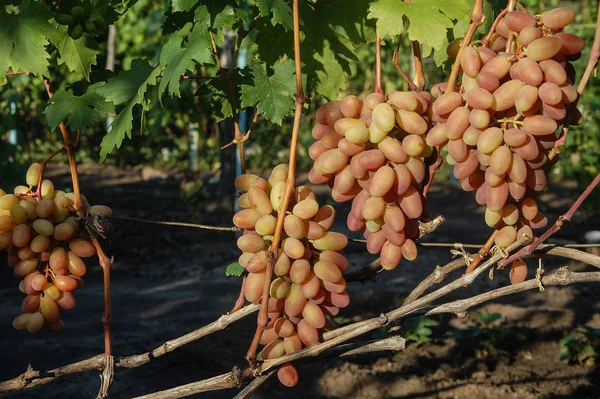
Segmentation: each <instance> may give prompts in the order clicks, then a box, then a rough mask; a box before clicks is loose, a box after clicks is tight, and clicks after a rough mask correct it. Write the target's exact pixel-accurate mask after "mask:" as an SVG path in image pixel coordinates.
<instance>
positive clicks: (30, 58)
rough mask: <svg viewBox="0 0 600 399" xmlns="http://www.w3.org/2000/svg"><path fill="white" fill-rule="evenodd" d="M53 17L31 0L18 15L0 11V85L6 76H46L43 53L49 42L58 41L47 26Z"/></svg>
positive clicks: (25, 0)
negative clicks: (18, 73) (22, 73)
mask: <svg viewBox="0 0 600 399" xmlns="http://www.w3.org/2000/svg"><path fill="white" fill-rule="evenodd" d="M51 17H52V13H51V12H50V11H49V10H48V8H47V7H46V6H45V5H43V4H40V3H39V2H36V1H33V0H24V1H23V2H22V3H21V5H20V6H19V14H18V15H13V14H8V13H7V12H6V10H5V8H4V6H2V7H0V54H1V56H0V84H4V83H6V76H5V75H6V73H7V72H8V71H9V70H11V69H12V70H13V71H14V72H19V71H24V72H30V73H32V74H34V75H48V74H49V73H48V65H49V64H48V59H49V58H50V55H49V54H48V52H47V51H46V45H48V44H49V41H48V39H49V40H51V41H53V42H54V41H55V40H57V39H58V38H59V35H58V34H57V32H56V29H55V28H54V27H53V26H52V25H51V24H50V22H48V19H50V18H51Z"/></svg>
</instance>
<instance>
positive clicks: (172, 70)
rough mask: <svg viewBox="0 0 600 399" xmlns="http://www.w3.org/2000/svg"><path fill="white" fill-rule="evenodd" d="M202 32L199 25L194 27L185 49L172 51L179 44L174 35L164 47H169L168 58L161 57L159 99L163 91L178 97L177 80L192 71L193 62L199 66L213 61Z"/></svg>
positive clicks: (179, 41) (208, 45) (177, 37)
mask: <svg viewBox="0 0 600 399" xmlns="http://www.w3.org/2000/svg"><path fill="white" fill-rule="evenodd" d="M203 32H204V30H203V29H202V26H201V25H198V26H194V28H193V30H192V32H191V34H190V38H189V41H188V43H187V47H184V48H180V49H179V51H174V50H173V46H176V45H177V44H181V41H182V40H183V39H182V38H181V37H179V36H177V35H174V36H172V37H171V39H169V41H168V42H167V44H165V46H167V45H168V46H169V47H168V49H169V54H168V56H165V57H162V56H161V60H160V66H161V67H162V68H164V72H163V74H162V79H161V81H160V84H159V85H158V95H159V98H160V97H162V95H163V94H164V92H165V90H167V89H168V92H169V95H171V96H173V95H176V96H180V92H179V85H180V83H179V79H180V78H181V76H182V75H183V74H185V72H186V71H188V70H190V71H191V70H193V69H194V67H195V66H196V63H195V62H198V63H200V64H211V63H212V61H213V58H212V52H211V50H210V46H211V44H210V41H209V40H208V39H207V38H206V37H204V36H203V35H202V33H203Z"/></svg>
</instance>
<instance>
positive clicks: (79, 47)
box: [56, 26, 101, 80]
mask: <svg viewBox="0 0 600 399" xmlns="http://www.w3.org/2000/svg"><path fill="white" fill-rule="evenodd" d="M67 30H68V29H67V27H66V26H60V27H59V32H60V34H61V35H62V37H61V39H60V40H59V41H58V43H56V48H57V49H58V53H59V54H60V58H59V60H58V63H59V64H63V63H64V64H66V65H67V67H68V68H69V71H71V72H77V73H79V74H81V75H82V76H83V77H84V78H85V80H89V79H90V72H91V70H92V65H96V62H97V60H96V57H97V55H98V54H100V53H101V51H100V46H98V42H96V41H95V40H93V39H92V38H90V37H89V36H88V35H83V36H82V37H80V38H79V39H77V40H73V38H72V37H71V36H69V35H68V34H67Z"/></svg>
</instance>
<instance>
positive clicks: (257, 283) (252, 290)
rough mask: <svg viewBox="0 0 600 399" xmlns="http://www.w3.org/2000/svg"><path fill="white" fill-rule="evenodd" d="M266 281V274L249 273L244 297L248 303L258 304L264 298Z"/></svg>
mask: <svg viewBox="0 0 600 399" xmlns="http://www.w3.org/2000/svg"><path fill="white" fill-rule="evenodd" d="M265 279H266V274H265V272H264V271H263V272H260V273H249V274H248V276H247V277H246V286H245V287H244V295H245V297H246V300H248V302H258V301H259V300H260V298H261V297H262V293H263V286H264V282H265Z"/></svg>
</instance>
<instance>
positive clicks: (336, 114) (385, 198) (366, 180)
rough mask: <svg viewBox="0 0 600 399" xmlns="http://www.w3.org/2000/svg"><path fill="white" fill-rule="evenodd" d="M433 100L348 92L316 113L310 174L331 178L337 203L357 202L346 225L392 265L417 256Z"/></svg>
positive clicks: (408, 95) (324, 180) (314, 179)
mask: <svg viewBox="0 0 600 399" xmlns="http://www.w3.org/2000/svg"><path fill="white" fill-rule="evenodd" d="M430 105H431V96H430V95H429V93H426V92H401V91H392V92H390V93H389V94H388V96H387V98H386V97H385V96H384V95H383V94H380V93H372V94H369V95H368V96H367V97H366V98H365V100H364V102H363V101H361V100H360V99H359V98H358V97H356V96H354V95H349V96H346V97H345V98H344V99H343V100H342V101H331V102H329V103H327V104H325V105H323V106H322V107H320V108H319V109H318V110H317V115H316V119H317V124H316V125H315V126H314V128H313V130H312V134H313V137H314V138H315V140H317V141H316V142H315V143H314V144H313V145H312V146H311V147H310V149H309V155H310V157H311V158H312V159H313V160H314V161H315V162H314V166H313V168H312V169H311V171H310V173H309V179H310V181H311V182H312V183H315V184H322V183H328V184H329V185H330V186H331V187H332V197H333V199H334V200H336V201H338V202H345V201H350V200H352V210H351V212H350V214H349V215H348V221H347V223H348V228H349V229H350V230H352V231H359V230H361V231H362V232H363V234H364V236H365V238H366V239H367V250H368V251H369V252H370V253H372V254H378V253H381V256H380V261H381V266H382V267H383V268H384V269H387V270H392V269H394V268H396V267H397V266H398V264H399V263H400V261H401V260H402V258H403V257H404V258H406V259H408V260H414V259H415V258H416V256H417V247H416V244H415V239H417V238H418V237H419V228H418V224H417V222H416V221H417V220H418V219H419V218H420V217H421V216H422V214H423V210H424V203H423V197H422V188H423V184H424V183H425V178H426V167H425V163H424V158H426V157H428V156H429V155H431V154H432V147H431V146H430V145H428V144H427V143H426V140H425V135H426V133H427V132H428V131H429V128H430V116H429V115H428V112H430V111H431V107H430Z"/></svg>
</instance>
